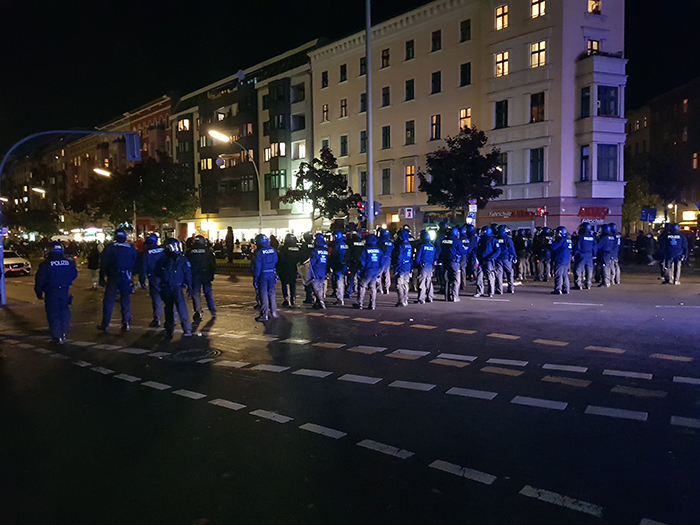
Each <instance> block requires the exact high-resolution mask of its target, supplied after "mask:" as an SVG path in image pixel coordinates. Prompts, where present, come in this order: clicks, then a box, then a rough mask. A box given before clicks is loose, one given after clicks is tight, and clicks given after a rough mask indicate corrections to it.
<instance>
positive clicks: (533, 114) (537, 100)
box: [530, 93, 544, 123]
mask: <svg viewBox="0 0 700 525" xmlns="http://www.w3.org/2000/svg"><path fill="white" fill-rule="evenodd" d="M530 122H531V123H532V122H544V93H533V94H532V95H530Z"/></svg>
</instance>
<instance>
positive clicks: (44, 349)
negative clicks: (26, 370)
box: [32, 347, 52, 354]
mask: <svg viewBox="0 0 700 525" xmlns="http://www.w3.org/2000/svg"><path fill="white" fill-rule="evenodd" d="M32 350H34V351H35V352H36V353H37V354H50V353H52V352H51V350H47V349H46V348H34V347H32Z"/></svg>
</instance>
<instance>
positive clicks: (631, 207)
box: [622, 154, 659, 233]
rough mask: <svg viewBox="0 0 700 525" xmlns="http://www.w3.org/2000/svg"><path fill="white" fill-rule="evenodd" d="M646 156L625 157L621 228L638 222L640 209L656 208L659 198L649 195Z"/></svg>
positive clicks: (626, 227) (628, 228)
mask: <svg viewBox="0 0 700 525" xmlns="http://www.w3.org/2000/svg"><path fill="white" fill-rule="evenodd" d="M649 172H650V170H649V158H648V155H646V154H644V155H634V156H629V155H626V156H625V181H626V182H627V184H625V201H624V203H623V204H622V227H623V228H624V229H625V230H626V231H627V232H628V233H629V231H630V228H631V227H632V226H633V225H635V224H636V223H638V222H640V220H641V214H642V208H656V206H657V204H658V200H659V197H658V196H657V195H653V194H652V193H651V189H650V185H649Z"/></svg>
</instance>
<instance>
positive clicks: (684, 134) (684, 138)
mask: <svg viewBox="0 0 700 525" xmlns="http://www.w3.org/2000/svg"><path fill="white" fill-rule="evenodd" d="M681 140H682V141H683V142H688V126H685V127H683V134H682V137H681Z"/></svg>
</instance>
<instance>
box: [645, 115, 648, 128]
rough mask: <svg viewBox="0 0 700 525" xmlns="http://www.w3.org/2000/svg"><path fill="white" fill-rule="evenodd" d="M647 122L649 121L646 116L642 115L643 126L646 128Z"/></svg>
mask: <svg viewBox="0 0 700 525" xmlns="http://www.w3.org/2000/svg"><path fill="white" fill-rule="evenodd" d="M648 124H649V121H648V120H647V118H646V117H644V127H645V128H646V127H647V125H648Z"/></svg>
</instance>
